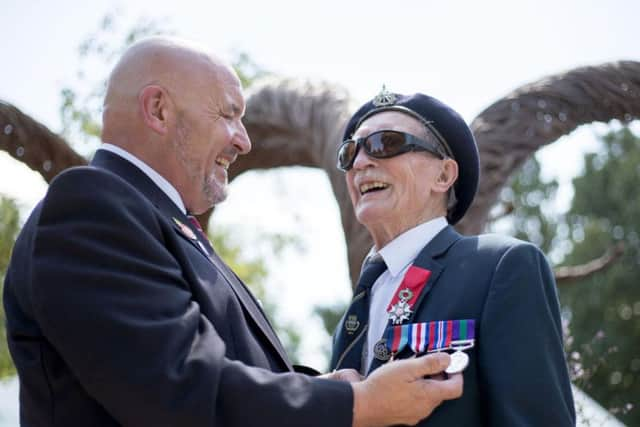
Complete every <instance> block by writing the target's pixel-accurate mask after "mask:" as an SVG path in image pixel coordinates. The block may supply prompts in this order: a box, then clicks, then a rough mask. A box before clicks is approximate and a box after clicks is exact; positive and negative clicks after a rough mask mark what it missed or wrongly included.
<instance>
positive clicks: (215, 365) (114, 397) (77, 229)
mask: <svg viewBox="0 0 640 427" xmlns="http://www.w3.org/2000/svg"><path fill="white" fill-rule="evenodd" d="M161 221H162V219H161V218H160V217H159V216H158V214H157V212H156V211H155V210H154V208H153V206H152V205H151V204H150V203H149V202H148V201H147V200H146V199H144V198H143V197H142V196H141V195H140V194H139V193H138V192H137V191H136V190H135V189H134V188H133V187H130V186H128V184H125V183H124V181H122V180H120V179H119V178H117V177H115V176H114V175H112V174H109V173H107V172H102V171H96V170H95V169H93V170H91V169H77V170H72V171H68V172H65V173H63V174H62V175H61V176H59V177H58V178H57V179H56V180H54V182H53V183H52V184H51V186H50V189H49V192H48V195H47V197H46V199H45V201H44V203H43V207H42V211H41V215H40V219H39V223H38V225H37V232H36V235H35V240H34V252H33V259H34V262H33V271H32V281H31V288H32V289H31V292H32V297H33V302H34V312H35V316H36V318H37V321H38V323H39V324H40V325H41V327H42V330H43V333H44V335H45V336H46V338H47V339H48V340H49V341H50V343H51V345H52V346H53V347H54V348H55V349H56V351H57V352H58V353H59V354H60V356H61V357H62V358H63V360H64V361H65V363H66V364H67V365H68V367H69V369H70V370H71V371H72V372H73V374H74V376H75V377H76V378H77V380H78V381H79V382H80V384H81V385H82V386H83V388H85V390H86V391H87V393H89V394H90V395H91V396H92V397H93V398H94V399H96V401H98V402H99V403H100V404H101V405H102V406H103V407H104V408H105V410H106V411H107V412H108V413H109V414H111V416H112V417H114V418H115V419H116V420H117V421H118V423H119V424H121V425H129V426H133V425H135V426H140V425H153V426H216V425H219V426H258V425H259V426H264V425H278V426H300V425H307V426H322V425H326V423H327V420H329V421H328V422H329V423H330V424H331V425H336V426H350V425H351V421H352V420H351V419H352V405H353V395H352V391H351V387H350V386H349V385H348V384H346V383H341V382H335V381H328V380H322V379H312V378H309V377H307V376H304V375H298V374H294V373H286V374H275V373H272V372H269V371H267V370H264V369H260V368H255V367H249V366H246V365H243V364H242V363H239V362H237V361H232V360H228V359H226V358H225V343H224V342H223V341H222V339H221V338H220V337H219V335H218V334H217V332H216V325H214V324H211V322H210V321H209V319H207V318H206V317H205V316H203V315H202V314H201V312H200V310H199V306H198V303H197V302H196V301H194V299H193V297H192V294H191V292H190V287H189V283H187V282H186V281H185V278H184V275H183V274H182V271H181V266H180V265H179V263H178V262H177V261H176V259H175V258H174V257H173V256H172V254H171V252H170V251H169V250H168V249H167V247H166V245H165V242H164V237H163V232H166V228H164V229H163V227H162V226H161V223H160V222H161ZM163 230H165V231H163ZM52 375H55V373H52ZM327 414H329V415H327ZM327 417H328V418H327Z"/></svg>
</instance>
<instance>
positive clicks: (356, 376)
mask: <svg viewBox="0 0 640 427" xmlns="http://www.w3.org/2000/svg"><path fill="white" fill-rule="evenodd" d="M326 378H328V379H331V380H337V381H346V382H349V383H353V382H358V381H362V380H363V379H364V377H363V376H362V375H360V373H359V372H358V371H356V370H355V369H340V370H339V371H334V372H332V373H330V374H327V376H326Z"/></svg>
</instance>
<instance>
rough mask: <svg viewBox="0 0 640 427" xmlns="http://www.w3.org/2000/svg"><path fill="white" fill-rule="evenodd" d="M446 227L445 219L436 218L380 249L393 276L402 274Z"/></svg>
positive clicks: (401, 235) (406, 232) (408, 231)
mask: <svg viewBox="0 0 640 427" xmlns="http://www.w3.org/2000/svg"><path fill="white" fill-rule="evenodd" d="M446 226H447V220H446V219H445V217H443V216H441V217H438V218H434V219H432V220H430V221H427V222H424V223H422V224H420V225H417V226H415V227H413V228H411V229H409V230H407V231H405V232H404V233H402V234H400V235H399V236H398V237H396V238H395V239H393V240H392V241H391V242H389V243H387V245H386V246H384V247H383V248H382V249H380V250H379V251H378V253H379V254H380V255H381V256H382V258H383V259H384V262H385V264H387V268H388V269H389V273H390V274H391V276H392V277H395V276H397V275H398V274H400V273H401V272H402V271H403V270H404V269H405V268H406V267H407V266H408V265H409V264H411V263H412V262H413V260H415V259H416V257H417V256H418V254H419V253H420V251H421V250H422V248H424V247H425V245H426V244H427V243H429V242H430V241H431V240H432V239H433V238H434V237H435V236H436V234H438V233H439V232H440V231H442V230H443V229H444V228H445V227H446Z"/></svg>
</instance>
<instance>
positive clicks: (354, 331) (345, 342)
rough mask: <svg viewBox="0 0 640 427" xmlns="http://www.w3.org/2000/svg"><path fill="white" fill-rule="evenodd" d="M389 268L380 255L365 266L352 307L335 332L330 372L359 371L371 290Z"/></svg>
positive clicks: (366, 328) (373, 257) (367, 326)
mask: <svg viewBox="0 0 640 427" xmlns="http://www.w3.org/2000/svg"><path fill="white" fill-rule="evenodd" d="M386 269H387V265H386V264H385V263H384V260H383V259H382V257H381V256H380V255H374V256H372V257H370V258H369V259H368V260H367V261H366V262H365V263H364V265H363V267H362V272H361V273H360V279H358V284H357V285H356V290H355V292H354V296H353V299H352V300H351V305H350V306H349V309H348V310H347V312H346V313H345V315H344V317H343V318H342V320H341V321H340V323H339V324H338V329H337V330H336V336H335V342H334V346H333V354H332V356H331V369H343V368H353V369H356V370H360V365H361V363H362V346H363V344H364V342H365V338H366V333H367V330H368V328H369V325H368V321H369V298H370V295H371V287H372V286H373V284H374V283H375V281H376V279H378V277H380V275H381V274H382V273H383V272H384V271H385V270H386Z"/></svg>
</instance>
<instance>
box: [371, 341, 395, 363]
mask: <svg viewBox="0 0 640 427" xmlns="http://www.w3.org/2000/svg"><path fill="white" fill-rule="evenodd" d="M373 355H374V356H375V358H376V359H378V360H380V361H382V362H386V361H387V360H389V359H390V358H391V352H390V351H389V348H387V341H386V340H385V339H381V340H380V341H378V342H377V343H376V344H375V345H374V346H373Z"/></svg>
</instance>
